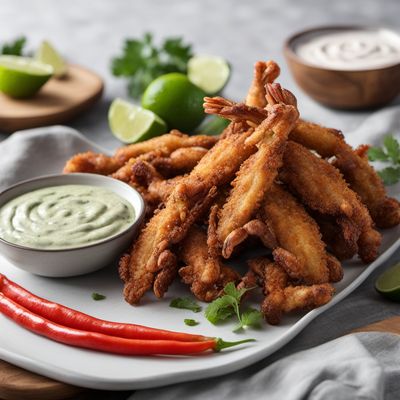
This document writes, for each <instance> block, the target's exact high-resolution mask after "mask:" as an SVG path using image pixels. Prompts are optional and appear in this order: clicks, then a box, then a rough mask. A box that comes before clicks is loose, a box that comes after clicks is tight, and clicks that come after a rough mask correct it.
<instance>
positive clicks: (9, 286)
mask: <svg viewBox="0 0 400 400" xmlns="http://www.w3.org/2000/svg"><path fill="white" fill-rule="evenodd" d="M0 292H3V293H4V295H5V296H7V297H8V298H9V299H11V300H14V301H15V302H16V303H18V304H20V305H21V306H23V307H25V308H27V309H28V310H30V311H32V312H33V313H35V314H37V315H41V316H42V317H44V318H47V319H48V320H50V321H53V322H55V323H57V324H60V325H64V326H68V327H70V328H75V329H80V330H83V331H90V332H98V333H104V334H106V335H110V336H117V337H122V338H127V339H147V340H154V339H165V340H177V341H182V342H198V341H204V340H209V339H210V338H208V337H206V336H202V335H192V334H189V333H181V332H172V331H167V330H163V329H155V328H149V327H147V326H143V325H136V324H124V323H119V322H111V321H105V320H102V319H98V318H95V317H91V316H90V315H87V314H84V313H82V312H80V311H76V310H73V309H72V308H68V307H65V306H63V305H61V304H57V303H53V302H51V301H48V300H46V299H43V298H41V297H38V296H36V295H34V294H32V293H30V292H28V291H27V290H26V289H24V288H23V287H21V286H19V285H17V284H16V283H15V282H13V281H10V280H9V279H8V278H6V277H5V276H4V275H3V274H0Z"/></svg>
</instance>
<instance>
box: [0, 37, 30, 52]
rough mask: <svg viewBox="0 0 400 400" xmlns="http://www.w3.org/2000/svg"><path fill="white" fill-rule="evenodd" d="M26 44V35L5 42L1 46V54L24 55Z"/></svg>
mask: <svg viewBox="0 0 400 400" xmlns="http://www.w3.org/2000/svg"><path fill="white" fill-rule="evenodd" d="M25 44H26V37H25V36H21V37H18V38H17V39H15V40H13V41H11V42H7V43H4V44H3V45H2V46H1V49H0V54H4V55H10V56H22V55H23V50H24V47H25Z"/></svg>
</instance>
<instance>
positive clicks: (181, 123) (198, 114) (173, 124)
mask: <svg viewBox="0 0 400 400" xmlns="http://www.w3.org/2000/svg"><path fill="white" fill-rule="evenodd" d="M205 95H206V94H205V93H204V92H203V90H201V89H200V88H199V87H197V86H196V85H194V84H193V83H191V82H190V81H189V79H188V77H187V76H186V75H184V74H180V73H176V72H173V73H170V74H166V75H162V76H160V77H158V78H157V79H155V80H154V81H153V82H151V83H150V85H149V86H148V87H147V89H146V90H145V92H144V93H143V97H142V107H143V108H146V109H147V110H150V111H153V112H154V113H155V114H157V115H158V116H159V117H161V118H162V119H163V120H164V121H165V122H166V123H167V125H168V127H169V128H170V129H172V128H176V129H179V130H181V131H184V132H187V133H190V132H192V131H193V130H194V129H195V128H196V127H197V126H198V125H199V124H200V123H201V121H203V119H204V117H205V113H204V111H203V98H204V96H205Z"/></svg>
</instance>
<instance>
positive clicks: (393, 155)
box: [368, 135, 400, 185]
mask: <svg viewBox="0 0 400 400" xmlns="http://www.w3.org/2000/svg"><path fill="white" fill-rule="evenodd" d="M368 159H369V160H370V161H382V162H385V163H389V164H391V165H390V166H388V167H385V168H383V169H381V170H380V171H378V174H379V176H380V177H381V178H382V180H383V183H384V184H385V185H394V184H395V183H397V182H398V181H399V180H400V145H399V142H398V141H397V139H396V138H395V137H393V135H388V136H386V137H385V138H384V139H383V146H381V147H379V146H377V147H371V148H369V149H368Z"/></svg>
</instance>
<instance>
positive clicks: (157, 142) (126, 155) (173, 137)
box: [114, 129, 218, 166]
mask: <svg viewBox="0 0 400 400" xmlns="http://www.w3.org/2000/svg"><path fill="white" fill-rule="evenodd" d="M217 140H218V138H217V137H215V136H207V135H196V136H188V135H185V134H184V133H181V132H179V131H178V130H176V129H174V130H172V131H171V132H170V133H166V134H165V135H161V136H157V137H155V138H153V139H149V140H146V141H144V142H139V143H135V144H131V145H129V146H125V147H121V148H120V149H118V150H117V151H116V152H115V155H114V158H115V160H116V161H117V162H118V163H119V164H120V166H123V165H124V164H125V163H126V162H127V161H128V160H129V159H130V158H136V157H138V156H140V155H141V154H144V153H149V152H151V151H153V150H154V149H159V150H162V151H164V152H165V153H166V154H171V153H172V152H173V151H174V150H177V149H179V148H181V147H204V148H206V149H209V148H211V147H212V146H214V144H215V143H216V142H217Z"/></svg>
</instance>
